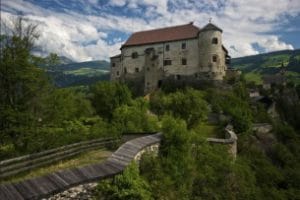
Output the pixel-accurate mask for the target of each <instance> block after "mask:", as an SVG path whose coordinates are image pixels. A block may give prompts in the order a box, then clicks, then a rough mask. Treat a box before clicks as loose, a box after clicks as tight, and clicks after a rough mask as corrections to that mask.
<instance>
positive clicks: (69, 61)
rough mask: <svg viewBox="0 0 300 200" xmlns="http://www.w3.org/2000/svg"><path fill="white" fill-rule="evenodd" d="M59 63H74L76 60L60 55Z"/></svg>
mask: <svg viewBox="0 0 300 200" xmlns="http://www.w3.org/2000/svg"><path fill="white" fill-rule="evenodd" d="M58 58H59V63H60V64H62V65H63V64H70V63H74V62H75V61H74V60H71V59H70V58H67V57H65V56H59V57H58Z"/></svg>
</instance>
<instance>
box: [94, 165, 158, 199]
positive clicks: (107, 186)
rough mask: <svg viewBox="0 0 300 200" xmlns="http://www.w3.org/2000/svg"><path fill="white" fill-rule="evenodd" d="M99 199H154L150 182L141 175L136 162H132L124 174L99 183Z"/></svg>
mask: <svg viewBox="0 0 300 200" xmlns="http://www.w3.org/2000/svg"><path fill="white" fill-rule="evenodd" d="M97 199H106V200H150V199H153V198H152V196H151V192H150V187H149V185H148V183H147V182H146V181H145V180H144V179H143V178H142V177H141V176H140V175H139V168H138V166H137V164H136V163H134V162H133V163H131V164H130V165H129V166H127V168H126V169H125V170H124V172H123V174H121V175H118V176H115V177H114V178H113V179H112V180H107V181H102V182H100V184H99V185H98V195H97Z"/></svg>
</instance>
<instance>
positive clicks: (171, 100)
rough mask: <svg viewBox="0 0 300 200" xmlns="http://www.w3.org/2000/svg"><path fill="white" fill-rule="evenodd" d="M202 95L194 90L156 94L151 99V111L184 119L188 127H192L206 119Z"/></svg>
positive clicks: (204, 102)
mask: <svg viewBox="0 0 300 200" xmlns="http://www.w3.org/2000/svg"><path fill="white" fill-rule="evenodd" d="M203 96H204V94H203V93H202V92H200V91H197V90H194V89H186V90H184V91H177V92H175V93H170V94H167V95H166V94H164V93H162V92H161V93H157V94H154V95H153V96H152V97H151V101H150V105H151V110H152V111H153V112H155V113H156V114H158V115H163V114H165V113H169V114H172V115H173V116H175V117H178V118H181V119H184V120H185V121H186V122H187V124H188V126H189V127H191V126H194V125H196V124H197V123H198V122H200V121H203V120H205V119H206V117H207V114H208V104H207V102H206V101H205V100H204V99H203Z"/></svg>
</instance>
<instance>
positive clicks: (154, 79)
mask: <svg viewBox="0 0 300 200" xmlns="http://www.w3.org/2000/svg"><path fill="white" fill-rule="evenodd" d="M144 67H145V70H144V72H145V85H144V94H147V93H149V92H152V91H154V90H156V89H157V88H159V87H160V86H161V84H162V76H163V70H162V68H161V67H160V66H159V60H158V55H157V54H156V52H155V49H154V48H147V49H146V50H145V66H144Z"/></svg>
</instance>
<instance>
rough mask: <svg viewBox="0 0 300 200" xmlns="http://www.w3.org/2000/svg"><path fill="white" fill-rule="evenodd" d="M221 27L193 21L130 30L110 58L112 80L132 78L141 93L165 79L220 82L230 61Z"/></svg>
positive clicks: (157, 85)
mask: <svg viewBox="0 0 300 200" xmlns="http://www.w3.org/2000/svg"><path fill="white" fill-rule="evenodd" d="M222 32H223V31H222V29H220V28H219V27H217V26H216V25H214V24H212V23H208V24H207V25H206V26H204V27H203V28H202V29H199V28H198V27H197V26H195V25H194V24H193V23H189V24H185V25H179V26H173V27H167V28H161V29H154V30H148V31H141V32H136V33H133V34H132V35H131V36H130V37H129V39H128V40H127V41H126V42H125V44H123V45H122V46H121V54H119V55H116V56H113V57H111V58H110V59H111V80H112V81H125V82H126V81H134V82H135V83H136V84H138V85H139V86H141V87H143V90H144V93H148V92H151V91H153V90H155V89H157V88H159V87H160V86H161V84H162V83H163V81H164V80H167V79H169V80H174V81H184V80H189V81H191V80H193V81H197V80H212V81H221V80H223V78H224V76H225V75H226V71H227V65H228V64H229V62H230V56H229V55H228V51H227V50H226V48H225V47H224V46H223V45H222Z"/></svg>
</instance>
